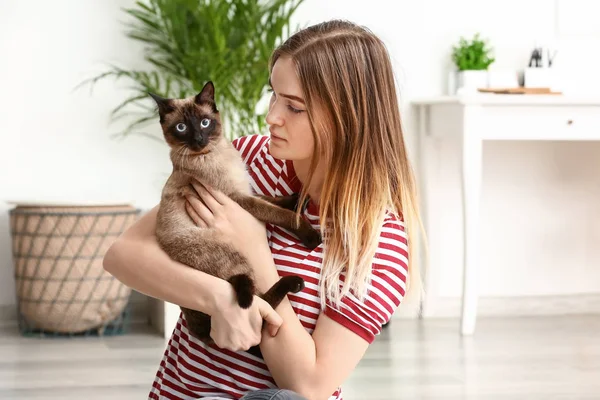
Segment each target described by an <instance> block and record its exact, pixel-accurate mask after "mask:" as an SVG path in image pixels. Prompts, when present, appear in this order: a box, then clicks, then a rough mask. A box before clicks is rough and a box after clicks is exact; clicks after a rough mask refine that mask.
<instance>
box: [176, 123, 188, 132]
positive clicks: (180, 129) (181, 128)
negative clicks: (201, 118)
mask: <svg viewBox="0 0 600 400" xmlns="http://www.w3.org/2000/svg"><path fill="white" fill-rule="evenodd" d="M175 129H177V132H185V130H186V129H187V126H185V124H184V123H182V122H180V123H178V124H177V125H176V126H175Z"/></svg>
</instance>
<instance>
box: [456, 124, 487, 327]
mask: <svg viewBox="0 0 600 400" xmlns="http://www.w3.org/2000/svg"><path fill="white" fill-rule="evenodd" d="M462 146H463V149H462V150H463V153H462V185H463V187H462V189H463V216H464V235H463V239H464V277H463V279H464V280H463V298H462V321H461V324H462V326H461V332H462V334H463V335H472V334H473V333H474V332H475V320H476V317H477V285H478V282H477V268H478V265H477V263H478V257H477V256H478V250H479V199H480V193H481V164H482V160H481V157H482V141H481V139H480V138H478V137H476V135H475V134H472V133H471V132H469V130H468V129H465V132H464V136H463V144H462Z"/></svg>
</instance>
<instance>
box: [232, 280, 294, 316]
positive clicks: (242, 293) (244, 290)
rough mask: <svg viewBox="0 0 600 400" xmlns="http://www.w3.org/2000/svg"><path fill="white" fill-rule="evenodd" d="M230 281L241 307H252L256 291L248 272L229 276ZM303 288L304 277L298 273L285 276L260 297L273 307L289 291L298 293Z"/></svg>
mask: <svg viewBox="0 0 600 400" xmlns="http://www.w3.org/2000/svg"><path fill="white" fill-rule="evenodd" d="M229 283H231V285H232V286H233V290H234V291H235V294H236V296H237V301H238V304H239V305H240V307H242V308H248V307H250V306H251V305H252V299H253V297H254V294H255V293H256V286H255V285H254V281H253V280H252V278H251V277H250V276H249V275H246V274H238V275H234V276H232V277H231V278H229ZM302 289H304V279H302V278H301V277H299V276H296V275H290V276H284V277H283V278H281V279H279V281H277V283H275V284H274V285H273V286H271V288H270V289H269V290H268V291H267V292H266V293H265V294H263V295H262V296H260V297H261V298H262V299H263V300H264V301H266V302H267V303H269V305H270V306H271V307H273V308H276V307H277V306H278V305H279V304H280V303H281V301H282V300H283V299H284V298H285V296H286V295H287V294H288V293H298V292H300V291H301V290H302Z"/></svg>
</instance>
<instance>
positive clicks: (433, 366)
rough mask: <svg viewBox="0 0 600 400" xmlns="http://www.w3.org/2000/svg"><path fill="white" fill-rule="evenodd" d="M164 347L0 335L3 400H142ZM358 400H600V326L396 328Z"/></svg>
mask: <svg viewBox="0 0 600 400" xmlns="http://www.w3.org/2000/svg"><path fill="white" fill-rule="evenodd" d="M164 344H165V343H164V341H163V339H161V338H160V337H157V336H156V335H154V334H152V332H144V331H139V332H136V333H131V334H128V335H126V336H122V337H110V338H104V339H97V338H88V339H68V340H66V339H45V340H41V339H36V338H23V337H20V336H19V335H18V334H17V331H16V328H15V327H13V326H4V327H0V399H5V400H8V399H86V400H96V399H111V400H120V399H145V398H146V394H147V392H148V388H149V386H150V384H151V382H152V378H153V376H154V373H155V370H156V367H157V365H158V362H159V360H160V358H161V355H162V352H163V349H164ZM344 392H345V394H346V396H345V399H346V400H359V399H361V400H362V399H373V400H377V399H380V400H384V399H456V400H458V399H494V400H495V399H498V400H500V399H502V400H507V399H510V400H513V399H514V400H517V399H519V400H522V399H523V400H525V399H526V400H532V399H539V400H542V399H543V400H549V399H565V400H567V399H568V400H575V399H590V400H591V399H600V316H578V317H560V318H558V317H545V318H515V319H480V320H479V321H478V326H477V331H476V333H475V336H473V337H470V338H463V337H461V336H460V335H459V334H458V321H457V320H449V319H444V320H427V321H421V322H419V321H414V320H395V321H394V322H393V323H392V324H391V325H390V326H389V328H388V329H386V330H384V332H383V334H382V335H381V336H379V337H378V339H377V340H376V341H375V343H374V344H373V345H372V346H371V347H370V348H369V350H368V352H367V355H366V356H365V358H364V359H363V360H362V362H361V363H360V365H359V367H358V368H357V369H356V371H355V372H354V373H353V375H352V376H351V378H350V379H349V380H348V382H346V383H345V384H344Z"/></svg>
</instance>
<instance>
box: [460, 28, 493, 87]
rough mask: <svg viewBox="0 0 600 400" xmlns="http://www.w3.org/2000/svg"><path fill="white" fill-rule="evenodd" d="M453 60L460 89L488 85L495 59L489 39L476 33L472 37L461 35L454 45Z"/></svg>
mask: <svg viewBox="0 0 600 400" xmlns="http://www.w3.org/2000/svg"><path fill="white" fill-rule="evenodd" d="M452 61H453V62H454V65H455V66H456V69H457V71H458V87H459V91H473V90H477V89H478V88H485V87H487V83H488V74H487V70H488V68H489V66H490V65H491V64H492V63H493V62H494V61H495V58H494V57H493V56H492V49H491V48H490V47H489V46H488V44H487V41H486V40H483V39H481V37H480V34H479V33H476V34H475V35H474V36H473V38H472V39H470V40H468V39H465V38H464V37H461V38H460V40H459V42H458V44H456V45H455V46H453V47H452Z"/></svg>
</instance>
